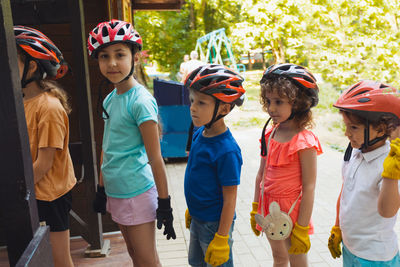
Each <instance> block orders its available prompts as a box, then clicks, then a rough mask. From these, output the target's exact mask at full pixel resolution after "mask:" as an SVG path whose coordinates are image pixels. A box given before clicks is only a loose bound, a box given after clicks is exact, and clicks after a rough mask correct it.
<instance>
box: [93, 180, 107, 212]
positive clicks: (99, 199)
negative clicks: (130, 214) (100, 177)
mask: <svg viewBox="0 0 400 267" xmlns="http://www.w3.org/2000/svg"><path fill="white" fill-rule="evenodd" d="M106 204H107V196H106V192H105V191H104V186H101V185H99V184H98V185H97V192H96V198H95V199H94V200H93V210H94V211H95V212H99V213H101V214H102V215H105V214H106Z"/></svg>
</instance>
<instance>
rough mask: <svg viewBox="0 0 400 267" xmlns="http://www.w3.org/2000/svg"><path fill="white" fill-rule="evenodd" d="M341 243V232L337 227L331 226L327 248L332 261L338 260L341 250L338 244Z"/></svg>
mask: <svg viewBox="0 0 400 267" xmlns="http://www.w3.org/2000/svg"><path fill="white" fill-rule="evenodd" d="M341 242H342V231H341V230H340V227H339V226H333V227H332V230H331V236H330V237H329V239H328V248H329V251H330V252H331V255H332V257H333V258H334V259H336V258H340V255H342V250H341V248H340V243H341Z"/></svg>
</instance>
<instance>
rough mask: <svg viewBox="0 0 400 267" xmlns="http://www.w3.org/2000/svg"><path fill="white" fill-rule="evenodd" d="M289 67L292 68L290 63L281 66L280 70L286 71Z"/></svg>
mask: <svg viewBox="0 0 400 267" xmlns="http://www.w3.org/2000/svg"><path fill="white" fill-rule="evenodd" d="M289 69H290V65H283V66H282V67H279V70H283V71H286V70H289Z"/></svg>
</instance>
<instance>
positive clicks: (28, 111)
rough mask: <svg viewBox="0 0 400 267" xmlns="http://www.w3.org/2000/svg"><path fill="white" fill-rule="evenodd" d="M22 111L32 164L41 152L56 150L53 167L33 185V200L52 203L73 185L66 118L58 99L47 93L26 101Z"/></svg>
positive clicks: (73, 176) (74, 181)
mask: <svg viewBox="0 0 400 267" xmlns="http://www.w3.org/2000/svg"><path fill="white" fill-rule="evenodd" d="M24 108H25V118H26V124H27V128H28V135H29V143H30V148H31V156H32V161H33V162H35V161H36V159H37V156H38V150H39V149H40V148H46V147H52V148H56V153H55V157H54V161H53V166H52V167H51V169H50V170H49V171H48V172H47V173H46V175H45V176H44V177H43V178H42V179H41V180H39V182H38V183H36V184H35V194H36V199H39V200H44V201H53V200H55V199H57V198H59V197H61V196H62V195H64V194H65V193H67V192H68V191H70V190H71V189H72V187H74V185H75V184H76V178H75V174H74V169H73V165H72V160H71V156H70V154H69V149H68V140H69V122H68V115H67V113H66V112H65V110H64V108H63V106H62V105H61V102H60V101H59V100H58V98H57V97H55V96H53V95H52V94H51V93H48V92H44V93H41V94H39V95H37V96H35V97H33V98H31V99H28V100H25V101H24Z"/></svg>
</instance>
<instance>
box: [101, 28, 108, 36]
mask: <svg viewBox="0 0 400 267" xmlns="http://www.w3.org/2000/svg"><path fill="white" fill-rule="evenodd" d="M101 33H102V35H103V37H107V36H108V31H107V28H106V27H103V29H102V30H101Z"/></svg>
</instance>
